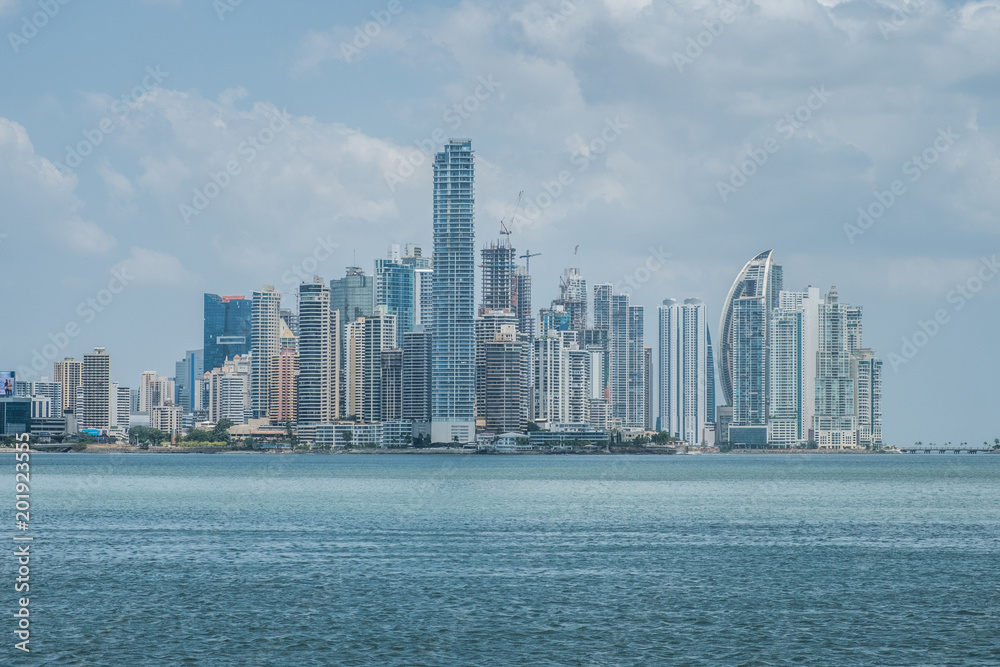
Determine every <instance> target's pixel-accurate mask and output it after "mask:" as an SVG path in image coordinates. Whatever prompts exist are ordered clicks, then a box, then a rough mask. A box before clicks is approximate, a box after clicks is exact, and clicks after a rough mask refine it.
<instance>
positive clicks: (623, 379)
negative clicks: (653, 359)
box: [594, 285, 646, 428]
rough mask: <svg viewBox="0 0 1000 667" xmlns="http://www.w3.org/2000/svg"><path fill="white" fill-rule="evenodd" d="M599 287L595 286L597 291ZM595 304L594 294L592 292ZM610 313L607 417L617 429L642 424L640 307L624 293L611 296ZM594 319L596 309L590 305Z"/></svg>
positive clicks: (643, 369)
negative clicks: (609, 401) (609, 405)
mask: <svg viewBox="0 0 1000 667" xmlns="http://www.w3.org/2000/svg"><path fill="white" fill-rule="evenodd" d="M600 287H601V286H600V285H598V286H597V288H598V289H599V288H600ZM595 302H596V293H595ZM610 306H611V311H610V326H611V328H610V331H609V342H608V346H609V348H610V361H611V368H610V378H611V380H610V385H611V418H612V419H613V420H615V421H616V422H617V423H618V424H620V425H621V426H625V427H629V428H644V427H645V425H646V358H645V343H644V340H645V336H644V326H645V324H644V319H643V307H642V306H633V305H631V303H630V297H629V295H628V294H613V295H612V296H611V304H610ZM594 315H595V318H596V316H597V315H598V306H597V304H596V303H595V305H594Z"/></svg>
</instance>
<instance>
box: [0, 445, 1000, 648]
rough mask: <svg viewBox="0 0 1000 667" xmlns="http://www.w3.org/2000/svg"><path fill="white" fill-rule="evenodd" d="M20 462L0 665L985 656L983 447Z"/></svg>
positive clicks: (990, 609) (987, 558) (993, 484)
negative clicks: (25, 487)
mask: <svg viewBox="0 0 1000 667" xmlns="http://www.w3.org/2000/svg"><path fill="white" fill-rule="evenodd" d="M31 462H32V514H31V518H32V534H34V535H35V536H36V538H35V542H34V544H33V547H32V549H33V558H32V561H31V566H32V571H31V577H32V583H31V610H32V616H31V620H32V639H31V647H32V654H31V656H30V659H28V658H26V656H24V655H23V654H21V653H20V652H18V651H14V650H13V648H12V646H13V643H14V641H15V640H14V639H13V628H14V623H13V621H12V617H11V615H10V614H8V613H4V614H3V616H4V617H5V618H7V621H5V623H6V625H7V627H6V628H5V629H4V632H3V636H4V637H6V638H7V640H6V643H5V646H4V647H3V649H2V651H0V664H4V665H20V664H37V665H129V666H132V665H295V666H300V665H379V666H384V665H669V664H678V665H996V664H1000V592H998V586H1000V456H988V455H968V454H966V455H903V456H888V455H887V456H847V455H845V456H803V455H798V456H795V455H788V456H779V455H775V456H763V455H762V456H747V455H744V456H736V455H730V456H662V457H652V456H649V457H642V456H632V457H628V456H621V457H618V456H433V455H423V456H389V455H350V456H292V455H155V454H150V455H136V454H133V455H95V454H48V455H33V456H32V461H31ZM0 465H3V466H6V468H7V470H8V471H9V477H10V479H11V486H12V485H13V482H12V480H13V474H14V461H13V455H8V454H4V455H2V456H0ZM8 499H9V506H10V509H9V513H10V520H11V521H13V518H14V517H13V514H14V509H13V499H12V495H10V496H8ZM11 532H13V531H11ZM2 561H3V562H2V569H0V572H2V575H0V576H3V577H4V582H3V583H2V586H3V590H4V591H7V593H6V594H5V598H4V601H3V604H4V607H5V608H6V609H8V610H10V611H13V610H14V609H15V606H14V605H15V597H16V596H15V595H14V594H13V593H12V592H11V591H12V588H13V585H12V582H13V578H14V576H15V574H14V567H15V566H14V564H13V559H12V558H11V557H10V556H9V555H8V556H6V557H4V558H3V559H2ZM6 582H11V583H10V584H8V583H6Z"/></svg>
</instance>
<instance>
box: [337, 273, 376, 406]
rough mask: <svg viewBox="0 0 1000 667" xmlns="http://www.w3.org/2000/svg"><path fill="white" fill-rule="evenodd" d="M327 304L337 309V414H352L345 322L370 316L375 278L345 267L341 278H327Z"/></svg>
mask: <svg viewBox="0 0 1000 667" xmlns="http://www.w3.org/2000/svg"><path fill="white" fill-rule="evenodd" d="M330 308H332V309H333V310H336V311H338V312H340V330H339V331H337V340H338V341H340V360H341V362H340V368H341V376H340V386H341V387H342V388H343V391H341V394H340V414H342V415H350V414H354V412H352V411H351V410H350V409H349V407H348V403H350V401H349V400H348V394H347V387H348V385H349V384H350V379H349V378H348V377H347V361H346V360H347V358H348V350H347V340H348V336H347V326H348V325H349V324H351V323H352V322H354V321H355V320H357V319H358V318H359V317H370V316H371V315H372V314H374V312H375V280H374V278H372V277H371V276H366V275H365V272H364V270H363V269H361V267H358V266H349V267H347V274H346V275H345V276H344V277H343V278H339V279H335V280H331V281H330Z"/></svg>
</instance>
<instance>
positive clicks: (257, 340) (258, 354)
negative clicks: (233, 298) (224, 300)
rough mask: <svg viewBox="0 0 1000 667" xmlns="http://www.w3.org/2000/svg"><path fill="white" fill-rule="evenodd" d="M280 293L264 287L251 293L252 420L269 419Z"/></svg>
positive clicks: (278, 341) (276, 351)
mask: <svg viewBox="0 0 1000 667" xmlns="http://www.w3.org/2000/svg"><path fill="white" fill-rule="evenodd" d="M280 310H281V293H280V292H278V291H276V290H275V289H274V287H273V286H272V285H264V287H263V289H262V290H261V291H259V292H254V293H253V303H252V305H251V308H250V327H251V335H250V349H251V357H252V359H251V367H250V410H251V412H252V413H253V417H254V418H255V419H263V418H266V417H267V416H268V409H269V407H270V406H269V403H270V400H271V373H270V364H271V359H273V358H274V356H275V355H276V354H278V352H279V350H280V349H281V347H280V346H281V316H280V314H279V311H280Z"/></svg>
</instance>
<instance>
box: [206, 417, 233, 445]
mask: <svg viewBox="0 0 1000 667" xmlns="http://www.w3.org/2000/svg"><path fill="white" fill-rule="evenodd" d="M232 426H233V420H232V419H220V420H219V423H218V424H216V425H215V427H214V428H213V429H212V433H211V438H212V441H213V442H225V443H228V442H229V438H230V436H229V429H230V428H232Z"/></svg>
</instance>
